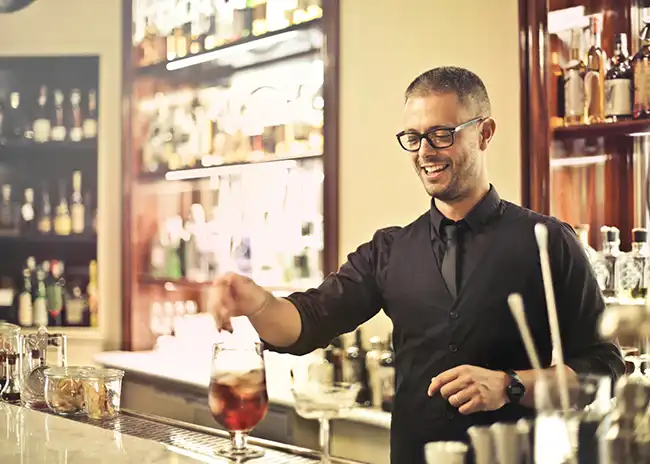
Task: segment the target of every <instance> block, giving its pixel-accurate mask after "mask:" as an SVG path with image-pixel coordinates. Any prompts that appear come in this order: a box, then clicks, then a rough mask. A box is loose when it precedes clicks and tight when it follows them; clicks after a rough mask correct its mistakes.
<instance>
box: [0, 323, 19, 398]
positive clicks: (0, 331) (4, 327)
mask: <svg viewBox="0 0 650 464" xmlns="http://www.w3.org/2000/svg"><path fill="white" fill-rule="evenodd" d="M19 349H20V327H19V326H17V325H14V324H9V323H8V322H0V392H2V388H3V387H4V385H5V383H6V382H7V369H8V364H7V355H8V354H9V353H13V354H16V353H18V352H19Z"/></svg>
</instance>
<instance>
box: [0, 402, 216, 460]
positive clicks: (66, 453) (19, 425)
mask: <svg viewBox="0 0 650 464" xmlns="http://www.w3.org/2000/svg"><path fill="white" fill-rule="evenodd" d="M0 462H1V463H3V464H13V463H16V464H18V463H28V464H54V463H56V464H87V463H97V464H101V463H107V464H113V463H117V462H119V463H120V464H130V463H137V464H190V463H199V462H203V463H218V464H221V463H227V461H225V460H222V459H217V458H212V457H207V456H202V455H198V454H194V453H191V452H188V451H186V450H182V449H180V448H176V447H173V446H168V445H165V444H162V443H158V442H155V441H151V440H144V439H142V438H136V437H132V436H129V435H124V434H121V433H117V432H114V431H110V430H104V429H102V428H99V427H94V426H92V425H87V424H81V423H78V422H74V421H71V420H68V419H64V418H62V417H57V416H53V415H50V414H46V413H43V412H38V411H32V410H30V409H26V408H22V407H19V406H12V405H10V404H6V403H0Z"/></svg>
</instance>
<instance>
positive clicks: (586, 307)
mask: <svg viewBox="0 0 650 464" xmlns="http://www.w3.org/2000/svg"><path fill="white" fill-rule="evenodd" d="M549 229H550V227H549ZM549 232H551V231H550V230H549ZM549 253H550V259H551V267H552V268H553V276H554V277H553V281H554V287H555V294H556V303H557V310H558V319H559V323H560V332H561V337H562V346H563V351H564V359H565V363H566V364H567V365H568V366H569V367H571V368H572V369H573V370H574V371H575V372H576V373H578V374H600V375H608V376H610V377H611V378H612V380H613V381H614V382H615V381H616V379H618V378H619V377H620V376H622V375H623V374H624V373H625V364H624V362H623V359H622V357H621V351H620V349H619V348H618V346H616V345H615V344H614V343H610V342H607V341H605V340H603V339H602V338H601V336H600V333H599V328H598V327H599V321H600V317H601V315H602V313H603V311H604V310H605V300H604V298H603V295H602V292H601V290H600V287H599V286H598V282H597V281H596V278H595V276H594V274H593V270H592V267H591V264H590V263H589V260H588V258H587V254H586V252H585V249H584V247H583V245H582V244H581V243H580V241H579V240H578V238H577V236H576V234H575V232H574V230H573V228H571V227H570V226H569V225H568V224H564V223H562V224H561V225H558V226H557V230H555V233H549Z"/></svg>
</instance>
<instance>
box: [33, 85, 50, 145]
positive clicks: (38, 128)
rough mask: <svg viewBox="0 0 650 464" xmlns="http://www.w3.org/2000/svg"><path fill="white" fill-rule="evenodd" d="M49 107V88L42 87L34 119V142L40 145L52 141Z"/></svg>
mask: <svg viewBox="0 0 650 464" xmlns="http://www.w3.org/2000/svg"><path fill="white" fill-rule="evenodd" d="M47 109H48V106H47V86H45V85H42V86H41V88H40V90H39V95H38V109H37V110H36V119H34V129H33V130H34V141H35V142H38V143H43V142H47V141H48V140H50V133H51V126H52V123H51V121H50V117H49V114H48V111H47Z"/></svg>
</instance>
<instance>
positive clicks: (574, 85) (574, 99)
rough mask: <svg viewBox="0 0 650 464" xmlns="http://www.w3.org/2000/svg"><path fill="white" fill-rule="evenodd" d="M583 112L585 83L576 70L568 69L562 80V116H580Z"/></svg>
mask: <svg viewBox="0 0 650 464" xmlns="http://www.w3.org/2000/svg"><path fill="white" fill-rule="evenodd" d="M584 111H585V81H584V80H583V79H582V77H581V76H580V72H579V71H578V70H577V69H569V70H568V71H567V73H566V77H565V79H564V114H565V116H582V115H583V114H584Z"/></svg>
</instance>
